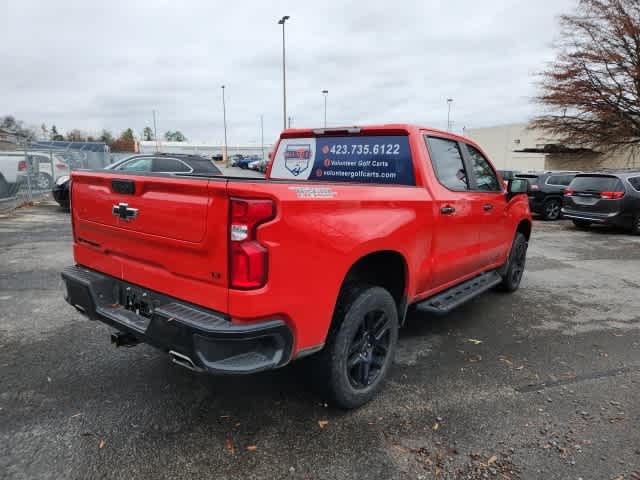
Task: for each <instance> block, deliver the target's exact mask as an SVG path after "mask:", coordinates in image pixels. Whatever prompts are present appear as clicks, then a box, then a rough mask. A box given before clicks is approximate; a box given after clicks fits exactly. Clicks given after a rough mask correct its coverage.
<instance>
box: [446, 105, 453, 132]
mask: <svg viewBox="0 0 640 480" xmlns="http://www.w3.org/2000/svg"><path fill="white" fill-rule="evenodd" d="M452 103H453V98H447V131H448V132H450V131H451V104H452Z"/></svg>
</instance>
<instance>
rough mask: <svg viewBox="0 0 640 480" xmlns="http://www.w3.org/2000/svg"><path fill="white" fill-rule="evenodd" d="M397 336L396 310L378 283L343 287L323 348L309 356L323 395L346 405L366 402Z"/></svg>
mask: <svg viewBox="0 0 640 480" xmlns="http://www.w3.org/2000/svg"><path fill="white" fill-rule="evenodd" d="M397 342H398V311H397V308H396V304H395V301H394V300H393V297H392V296H391V294H390V293H389V292H388V291H387V290H385V289H384V288H381V287H372V286H369V285H363V284H356V285H351V286H347V287H345V288H343V292H342V293H341V295H340V298H339V299H338V304H337V306H336V312H335V314H334V318H333V322H332V327H331V329H330V331H329V334H328V336H327V342H326V344H325V347H324V349H323V350H322V351H321V352H319V353H318V354H317V355H315V356H314V357H311V358H310V359H309V360H311V361H312V362H313V363H312V368H313V375H314V377H313V381H314V382H321V383H320V384H318V385H317V386H318V387H320V388H321V390H322V391H323V393H324V394H325V395H326V396H327V399H328V400H329V401H330V402H331V403H332V404H333V405H335V406H337V407H340V408H344V409H351V408H357V407H360V406H362V405H364V404H365V403H367V402H369V401H370V400H371V399H373V397H374V396H375V395H376V394H377V393H378V391H380V389H381V388H382V385H383V383H384V381H385V379H386V377H387V375H388V373H389V370H390V368H391V365H392V363H393V358H394V355H395V350H396V344H397Z"/></svg>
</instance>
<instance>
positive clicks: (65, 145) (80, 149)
mask: <svg viewBox="0 0 640 480" xmlns="http://www.w3.org/2000/svg"><path fill="white" fill-rule="evenodd" d="M111 161H112V155H111V154H110V153H109V149H108V147H107V146H106V145H105V144H104V143H98V142H21V143H19V144H17V145H11V146H9V149H7V150H0V212H7V211H10V210H13V209H14V208H17V207H19V206H22V205H25V204H29V203H31V202H34V201H39V200H43V199H46V198H51V191H52V189H53V188H54V186H55V184H56V182H62V181H63V180H64V178H63V177H65V176H68V175H69V174H70V172H71V171H72V170H74V169H78V168H103V167H105V166H107V165H108V164H109V163H111Z"/></svg>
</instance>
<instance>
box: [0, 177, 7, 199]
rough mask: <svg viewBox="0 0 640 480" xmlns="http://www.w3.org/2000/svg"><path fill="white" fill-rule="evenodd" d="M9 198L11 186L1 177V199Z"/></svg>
mask: <svg viewBox="0 0 640 480" xmlns="http://www.w3.org/2000/svg"><path fill="white" fill-rule="evenodd" d="M8 196H9V184H8V183H7V181H6V180H5V179H4V177H2V176H0V198H5V197H8Z"/></svg>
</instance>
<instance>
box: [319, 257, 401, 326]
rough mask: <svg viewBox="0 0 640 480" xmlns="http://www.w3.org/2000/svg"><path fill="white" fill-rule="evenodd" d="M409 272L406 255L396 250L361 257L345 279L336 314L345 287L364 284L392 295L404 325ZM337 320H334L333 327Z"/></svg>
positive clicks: (350, 268)
mask: <svg viewBox="0 0 640 480" xmlns="http://www.w3.org/2000/svg"><path fill="white" fill-rule="evenodd" d="M408 272H409V269H408V266H407V261H406V259H405V257H404V255H402V254H401V253H400V252H398V251H396V250H378V251H374V252H370V253H367V254H366V255H363V256H361V257H360V258H359V259H358V260H356V261H355V262H354V263H353V264H352V265H351V266H350V267H349V269H348V271H347V273H346V274H345V275H344V277H343V280H342V284H341V285H340V293H339V294H338V300H337V301H336V306H335V307H334V313H335V310H336V308H337V306H338V302H339V301H340V297H341V294H342V292H343V291H344V290H345V287H346V286H347V285H350V284H353V283H364V284H368V285H374V286H378V287H382V288H384V289H386V290H387V291H388V292H389V293H390V294H391V296H392V297H393V299H394V301H395V304H396V308H397V310H398V319H399V321H400V323H401V324H402V323H403V322H404V316H405V313H406V310H407V285H408V281H409V279H408ZM334 317H335V316H334ZM335 320H336V319H335V318H333V319H332V321H331V323H332V326H333V323H334V321H335Z"/></svg>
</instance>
